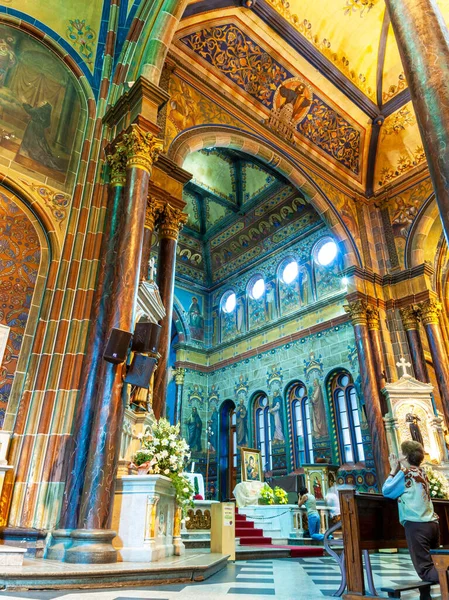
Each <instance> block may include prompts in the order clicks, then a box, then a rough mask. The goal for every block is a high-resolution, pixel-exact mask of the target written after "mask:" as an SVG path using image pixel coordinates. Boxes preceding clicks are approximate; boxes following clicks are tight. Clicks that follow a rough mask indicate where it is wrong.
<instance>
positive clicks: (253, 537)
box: [235, 507, 324, 558]
mask: <svg viewBox="0 0 449 600" xmlns="http://www.w3.org/2000/svg"><path fill="white" fill-rule="evenodd" d="M235 537H236V538H240V545H241V546H262V547H263V548H282V549H283V550H290V557H291V558H304V557H312V556H313V557H315V556H323V555H324V549H323V548H322V547H321V546H275V545H273V544H272V543H271V538H270V537H264V534H263V530H262V529H256V527H255V526H254V522H253V521H251V520H249V519H248V518H247V516H246V515H241V514H239V512H238V508H237V507H236V509H235Z"/></svg>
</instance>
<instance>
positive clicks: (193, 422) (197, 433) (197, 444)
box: [186, 406, 203, 452]
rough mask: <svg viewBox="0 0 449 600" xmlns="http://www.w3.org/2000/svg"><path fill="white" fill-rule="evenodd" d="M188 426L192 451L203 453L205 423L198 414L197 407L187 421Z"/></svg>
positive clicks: (194, 407)
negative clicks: (202, 437) (202, 434)
mask: <svg viewBox="0 0 449 600" xmlns="http://www.w3.org/2000/svg"><path fill="white" fill-rule="evenodd" d="M186 425H187V430H188V432H189V446H190V449H191V450H196V451H197V452H201V450H202V446H201V432H202V431H203V422H202V420H201V418H200V415H199V414H198V409H197V408H196V406H193V407H192V414H191V415H190V417H189V418H188V419H187V420H186Z"/></svg>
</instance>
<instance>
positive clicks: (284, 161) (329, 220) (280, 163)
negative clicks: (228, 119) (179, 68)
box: [168, 125, 362, 268]
mask: <svg viewBox="0 0 449 600" xmlns="http://www.w3.org/2000/svg"><path fill="white" fill-rule="evenodd" d="M213 147H219V148H233V149H236V150H239V151H241V152H245V153H246V154H249V155H250V156H253V157H255V158H258V159H259V160H261V161H263V162H264V163H265V164H266V165H268V166H270V167H272V168H273V169H276V170H277V171H279V172H280V173H281V174H282V175H283V176H284V177H286V178H287V179H288V180H289V181H290V182H291V183H292V184H293V185H295V186H296V187H297V188H298V189H300V190H301V192H302V193H303V194H304V195H305V196H306V198H307V200H308V202H310V204H311V205H312V206H313V207H314V208H315V210H316V211H317V213H318V214H319V215H320V217H321V218H322V219H323V221H324V222H325V223H326V225H327V226H328V227H329V230H330V231H331V233H332V234H333V235H334V237H335V239H336V240H337V241H338V242H339V244H340V248H341V250H342V255H343V260H344V266H345V268H347V267H351V266H362V260H361V257H360V253H359V251H358V249H357V247H356V244H355V242H354V240H353V239H352V237H351V235H350V233H349V232H348V230H347V228H346V226H345V225H344V223H343V221H342V220H341V218H340V215H339V214H338V211H337V210H336V208H335V207H334V206H333V205H332V204H331V202H329V201H328V200H327V198H326V197H325V196H324V194H322V193H321V192H320V190H319V188H318V186H317V185H316V184H314V183H313V181H312V179H311V178H310V177H309V176H308V175H307V174H306V173H305V172H304V171H303V169H302V168H301V166H300V165H298V164H297V163H296V162H295V161H294V160H293V159H292V158H290V157H289V156H287V155H285V154H284V153H282V151H281V150H280V149H278V148H276V147H275V146H273V145H272V144H270V143H269V142H268V141H266V140H263V139H262V138H259V137H258V136H256V135H253V134H251V133H248V132H244V131H242V130H239V129H236V128H234V127H230V126H220V125H215V126H210V125H207V126H203V125H202V126H198V127H192V128H191V129H187V130H185V131H183V132H181V133H180V134H179V135H178V136H177V137H176V138H175V139H174V140H173V142H172V143H171V145H170V148H169V150H168V156H169V157H170V158H171V159H172V160H173V161H174V162H176V163H177V164H178V165H179V166H182V165H183V163H184V160H185V158H186V157H187V155H188V154H190V153H191V152H196V151H198V150H201V149H203V148H213Z"/></svg>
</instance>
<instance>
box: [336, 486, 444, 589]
mask: <svg viewBox="0 0 449 600" xmlns="http://www.w3.org/2000/svg"><path fill="white" fill-rule="evenodd" d="M433 504H434V507H435V512H436V513H437V514H438V516H439V518H440V533H441V540H440V543H441V544H443V545H447V544H449V501H448V500H434V501H433ZM340 509H341V523H342V530H343V545H344V553H345V560H344V564H345V573H346V584H347V591H346V594H344V595H343V598H345V600H360V599H361V598H362V599H363V598H366V599H368V598H372V596H368V595H366V594H365V581H364V577H363V562H362V552H363V551H364V550H381V549H389V548H407V541H406V539H405V531H404V528H403V527H402V525H401V524H400V523H399V515H398V505H397V501H396V500H390V499H389V498H384V497H383V496H382V495H381V494H359V493H356V492H355V490H354V489H341V490H340ZM416 579H418V576H417V575H416Z"/></svg>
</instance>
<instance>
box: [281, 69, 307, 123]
mask: <svg viewBox="0 0 449 600" xmlns="http://www.w3.org/2000/svg"><path fill="white" fill-rule="evenodd" d="M312 99H313V92H312V88H311V87H310V85H309V84H308V83H306V82H305V81H304V80H303V79H301V78H300V77H293V78H292V79H287V80H286V81H284V82H283V83H282V85H280V86H279V87H278V89H277V90H276V93H275V94H274V98H273V110H275V111H277V112H278V116H279V119H280V120H281V121H284V122H288V123H290V122H291V123H294V124H297V123H299V122H300V121H301V120H302V119H303V118H304V117H305V116H306V114H307V113H308V112H309V110H310V105H311V104H312Z"/></svg>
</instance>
